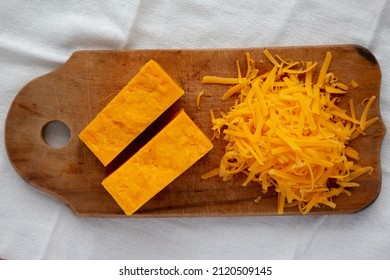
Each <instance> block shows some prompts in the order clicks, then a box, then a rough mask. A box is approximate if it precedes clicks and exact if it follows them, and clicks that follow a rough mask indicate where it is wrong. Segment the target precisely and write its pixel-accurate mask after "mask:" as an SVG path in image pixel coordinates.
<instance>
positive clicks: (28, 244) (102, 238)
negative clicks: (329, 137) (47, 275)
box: [0, 0, 390, 259]
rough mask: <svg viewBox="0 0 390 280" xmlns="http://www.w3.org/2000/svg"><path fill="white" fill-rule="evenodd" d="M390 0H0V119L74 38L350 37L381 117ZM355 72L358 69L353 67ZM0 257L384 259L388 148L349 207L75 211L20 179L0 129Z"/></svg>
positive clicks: (98, 44)
mask: <svg viewBox="0 0 390 280" xmlns="http://www.w3.org/2000/svg"><path fill="white" fill-rule="evenodd" d="M389 15H390V1H383V0H371V1H339V0H336V1H330V0H329V1H309V0H306V1H304V0H302V1H300V0H295V1H255V0H253V1H237V0H229V1H214V0H213V1H212V0H207V1H179V0H177V1H152V0H149V1H142V0H140V1H125V0H122V1H95V2H94V1H91V0H89V1H76V0H69V1H62V0H56V1H48V0H47V1H37V0H35V1H22V0H2V1H1V2H0V123H1V124H2V126H4V122H5V118H6V114H7V112H8V108H9V106H10V104H11V102H12V100H13V98H14V97H15V95H16V94H17V93H18V91H19V90H20V89H21V88H22V87H23V86H24V85H25V84H26V83H27V82H29V81H30V80H32V79H34V78H36V77H38V76H40V75H42V74H45V73H47V72H50V71H52V70H54V69H55V68H57V67H59V66H60V65H61V64H63V63H64V62H65V61H66V60H67V58H68V57H69V56H70V55H71V54H72V52H74V51H76V50H80V49H93V50H95V49H172V48H175V49H178V48H179V49H180V48H183V49H193V48H246V47H248V48H249V47H265V46H296V45H324V44H359V45H362V46H364V47H366V48H368V49H370V50H371V51H372V52H373V53H374V55H375V56H376V58H377V59H378V61H379V63H380V66H381V70H382V85H381V100H380V106H381V112H382V115H383V118H384V121H385V124H386V125H387V126H388V124H390V113H389V112H388V108H389V103H390V96H389V91H390V80H389V78H388V73H389V72H390V47H389V46H390V16H389ZM362 74H363V73H362ZM0 139H1V140H0V141H1V145H0V154H1V155H0V258H5V259H390V185H389V183H390V150H389V148H388V146H389V137H388V136H386V138H385V140H384V143H383V146H382V153H381V157H382V168H383V171H382V174H383V179H382V190H381V193H380V195H379V197H378V199H377V200H376V202H375V203H374V204H373V205H371V206H370V207H368V208H367V209H365V210H363V211H361V212H359V213H356V214H352V215H333V216H332V215H330V216H297V217H288V216H283V217H281V216H279V217H240V218H163V219H156V218H152V219H115V218H110V219H107V218H104V219H99V218H82V217H77V216H75V215H74V214H73V213H72V212H71V211H70V210H69V209H68V208H67V207H66V206H65V205H64V204H63V203H62V202H60V201H58V200H57V199H55V198H53V197H52V196H50V195H48V194H46V193H43V192H41V191H39V190H37V189H35V188H33V187H31V186H30V185H29V184H27V183H26V182H24V181H23V180H22V179H21V178H20V177H19V176H18V174H17V173H16V172H15V171H14V169H13V168H12V166H11V164H10V162H9V160H8V157H7V155H6V151H5V146H4V129H3V128H2V129H1V130H0Z"/></svg>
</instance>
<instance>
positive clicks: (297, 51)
mask: <svg viewBox="0 0 390 280" xmlns="http://www.w3.org/2000/svg"><path fill="white" fill-rule="evenodd" d="M268 49H269V50H270V52H271V53H273V54H279V55H281V56H282V57H285V58H292V59H294V60H305V61H308V60H312V61H318V63H319V66H320V65H321V63H322V61H323V59H324V56H325V53H326V51H331V52H332V54H333V60H332V63H331V66H330V71H332V72H334V73H335V74H336V75H337V77H338V78H339V80H340V81H343V82H345V83H349V82H350V81H351V80H352V79H353V80H355V81H357V82H358V83H359V85H360V86H359V87H358V88H356V89H353V90H351V91H350V93H349V94H348V95H347V96H345V97H341V103H340V104H341V105H340V106H341V107H342V106H343V104H344V106H346V105H347V102H348V100H349V98H350V97H351V96H352V95H353V98H354V101H355V104H360V103H361V101H362V100H363V99H365V98H367V97H370V96H371V95H376V96H377V97H379V90H380V82H381V73H380V68H379V64H378V62H377V60H376V59H375V57H374V56H373V55H372V54H371V53H370V52H369V51H368V50H367V49H364V48H362V47H360V46H356V45H336V46H311V47H310V46H309V47H280V48H275V47H272V48H268ZM263 50H264V48H247V49H210V50H118V51H113V50H109V51H77V52H75V53H73V55H72V56H71V57H70V58H69V60H68V61H67V62H66V63H65V64H64V65H63V66H61V67H60V68H58V69H56V70H55V71H53V72H51V73H48V74H46V75H44V76H41V77H38V78H36V79H35V80H33V81H31V82H29V83H28V84H27V85H25V86H24V87H23V88H22V89H21V91H20V92H19V93H18V94H17V95H16V97H15V99H14V101H13V103H12V105H11V107H10V109H9V113H8V116H7V120H6V124H5V143H6V149H7V153H8V156H9V159H10V161H11V162H12V164H13V166H14V168H15V169H16V170H17V172H18V173H19V174H20V176H22V177H23V178H24V179H25V180H26V181H27V182H29V183H30V184H31V185H33V186H34V187H37V188H39V189H41V190H43V191H45V192H49V193H51V194H53V195H54V196H56V197H58V198H59V199H61V200H62V201H63V202H64V203H66V204H67V205H68V206H69V207H70V208H71V209H72V210H73V211H74V212H75V213H76V214H77V215H83V216H98V217H125V215H124V213H123V211H122V210H121V209H120V207H119V206H118V205H117V204H116V203H115V201H114V200H113V198H112V197H111V196H110V195H109V194H108V192H107V191H106V190H105V189H104V187H103V186H102V185H101V182H102V180H103V178H104V177H106V176H107V174H109V173H110V172H112V171H113V170H115V169H116V168H117V167H118V166H119V165H120V164H121V163H122V162H123V161H124V160H125V159H127V158H128V157H129V156H131V155H132V154H134V153H135V152H136V151H137V150H138V149H139V148H140V147H141V146H142V145H143V144H144V143H146V142H147V141H148V139H150V138H151V137H152V136H153V135H154V134H155V133H156V132H157V131H158V130H159V129H160V128H161V127H162V126H163V125H164V124H165V123H166V122H167V120H168V119H169V118H170V116H172V115H173V114H175V113H176V112H178V111H179V110H180V109H181V108H184V109H185V110H186V112H187V113H188V114H189V116H190V117H191V118H192V119H193V120H194V121H195V123H197V124H198V125H199V127H200V128H201V129H202V130H203V131H204V132H205V134H206V135H208V136H209V137H210V138H211V137H212V131H211V123H210V116H209V110H210V109H214V110H216V109H217V108H220V109H222V110H226V109H227V108H228V107H229V106H230V105H231V104H232V102H233V99H232V100H230V101H227V102H222V101H221V94H222V93H223V92H224V91H225V90H226V89H227V86H224V85H206V84H203V85H202V83H201V78H202V76H204V75H218V76H226V77H234V76H236V75H237V73H236V72H237V71H236V64H235V62H236V60H238V61H239V62H240V65H241V67H242V69H243V71H246V62H245V53H246V52H250V53H251V55H252V57H253V58H255V59H256V61H257V64H256V66H257V68H259V69H260V72H266V71H269V70H270V68H271V64H270V63H268V62H267V60H266V59H265V57H264V56H263V54H262V51H263ZM150 59H154V60H156V61H157V62H158V63H159V64H160V65H161V66H162V67H163V68H164V69H165V70H166V71H167V72H168V73H169V74H170V75H171V77H172V78H173V79H174V80H176V81H177V82H178V83H179V84H180V85H181V86H182V87H183V89H184V90H185V92H186V93H185V95H184V96H183V97H182V98H181V99H180V100H179V101H178V102H176V103H175V104H174V105H173V106H171V107H170V108H169V110H168V111H167V112H166V113H164V114H163V115H162V116H161V117H160V118H159V119H158V120H157V121H156V122H155V123H154V124H153V125H152V126H151V127H149V128H148V129H147V130H146V131H145V132H144V133H143V134H142V135H141V136H140V137H138V138H137V139H136V141H135V142H133V143H132V144H130V145H129V146H128V147H127V148H126V149H125V150H124V151H123V152H122V153H121V154H120V155H119V156H118V158H117V159H115V160H114V162H112V163H111V164H110V165H109V166H108V167H106V168H104V167H103V165H102V164H101V163H100V162H99V161H98V159H97V158H96V157H95V156H94V155H93V154H92V153H91V152H90V151H89V150H88V148H87V147H86V146H85V145H84V144H83V143H82V142H81V141H80V140H79V138H78V134H79V132H80V131H81V130H82V129H83V128H84V127H85V126H86V125H87V124H88V123H89V122H90V121H91V120H92V119H93V118H94V116H95V115H96V114H97V113H98V112H99V111H100V110H101V109H102V108H103V107H104V106H105V105H106V104H107V103H108V102H109V101H110V100H111V99H112V98H113V97H114V96H115V95H116V94H117V93H118V92H119V90H120V89H121V88H122V87H123V86H125V85H126V84H127V83H128V81H129V80H130V79H131V78H132V77H133V76H134V75H135V74H136V73H137V72H138V70H139V69H140V68H141V66H142V65H143V64H145V63H146V62H147V61H148V60H150ZM261 60H262V61H263V62H260V61H261ZM317 69H319V68H317ZM318 71H319V70H317V74H318ZM201 90H204V91H205V95H204V96H203V97H202V99H201V104H200V105H201V108H200V109H198V108H197V106H196V97H197V95H198V93H199V92H200V91H201ZM379 100H380V99H379V98H377V99H376V101H375V102H374V104H373V107H372V109H371V112H370V117H371V116H380V112H379ZM356 111H357V114H358V115H360V114H361V112H362V107H361V106H356ZM53 120H61V121H63V122H65V123H66V124H67V125H68V126H69V128H70V131H71V137H70V141H69V143H68V144H67V145H65V146H64V147H62V148H53V147H51V146H49V145H48V144H46V142H45V141H44V139H43V136H42V131H43V129H44V127H45V126H46V125H47V124H48V123H49V122H51V121H53ZM384 134H385V127H384V124H383V122H382V119H380V121H379V122H376V123H375V124H374V125H373V126H371V127H370V128H369V129H367V133H366V135H365V136H364V137H360V138H358V139H356V140H355V141H354V142H352V144H351V146H352V147H354V148H356V149H357V150H358V151H359V152H360V153H361V160H360V164H361V165H371V166H373V167H374V171H373V173H372V174H371V175H366V176H362V177H360V178H359V180H357V181H358V182H359V183H360V184H361V187H359V188H354V189H353V190H352V195H351V196H350V197H348V196H347V195H340V196H339V197H337V198H336V199H335V200H334V201H335V202H336V203H337V208H336V209H334V210H333V209H330V208H329V207H326V206H322V207H320V208H316V209H314V210H313V211H312V212H311V214H342V213H352V212H356V211H359V210H361V209H363V208H365V207H367V206H368V205H370V204H371V203H372V202H373V201H374V200H375V199H376V197H377V196H378V194H379V192H380V189H381V168H380V148H381V143H382V139H383V137H384ZM213 143H214V145H215V148H214V149H213V150H212V151H211V152H210V153H208V154H207V155H206V156H205V157H204V158H203V159H202V160H200V161H199V162H197V163H196V164H195V165H194V166H192V167H191V168H190V169H188V170H187V171H186V172H185V173H184V174H182V175H181V176H180V177H179V178H177V179H176V180H175V181H174V182H173V183H171V184H170V185H169V186H167V187H166V188H165V189H163V190H162V191H161V192H160V193H158V194H157V195H156V196H155V197H154V198H152V199H151V200H150V201H149V202H147V203H146V204H145V205H144V206H143V207H142V208H141V209H139V210H138V211H137V212H136V213H135V214H134V215H133V216H132V217H173V216H177V217H181V216H248V215H276V202H277V195H276V194H275V193H267V194H264V193H262V191H261V187H260V186H259V185H256V184H250V185H248V186H246V187H242V186H241V183H242V182H243V178H242V177H240V176H237V177H236V178H235V179H234V180H232V181H230V182H222V180H221V179H220V178H218V177H215V178H211V179H208V180H202V179H201V175H202V174H203V173H205V172H207V171H209V170H210V169H212V168H215V167H217V166H218V164H219V159H220V156H221V155H222V153H223V150H224V143H223V140H222V139H219V140H214V141H213ZM258 196H261V197H262V199H261V201H260V202H258V203H256V202H255V201H254V200H255V199H256V198H257V197H258ZM294 214H299V212H298V211H297V210H296V209H287V210H286V211H285V214H284V215H294Z"/></svg>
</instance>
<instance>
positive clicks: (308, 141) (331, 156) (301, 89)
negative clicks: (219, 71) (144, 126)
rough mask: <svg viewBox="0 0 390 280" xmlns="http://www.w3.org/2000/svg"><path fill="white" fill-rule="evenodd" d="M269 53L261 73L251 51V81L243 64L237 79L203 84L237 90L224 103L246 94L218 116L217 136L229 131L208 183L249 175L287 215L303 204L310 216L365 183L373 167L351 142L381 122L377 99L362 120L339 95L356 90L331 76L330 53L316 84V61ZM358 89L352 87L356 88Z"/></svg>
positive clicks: (302, 209)
mask: <svg viewBox="0 0 390 280" xmlns="http://www.w3.org/2000/svg"><path fill="white" fill-rule="evenodd" d="M263 53H264V55H265V57H266V58H267V59H268V60H269V61H270V62H271V63H272V66H273V68H272V69H271V70H270V71H268V72H266V73H265V74H261V75H260V74H259V70H258V69H256V68H255V61H254V60H253V59H252V58H251V57H250V54H249V53H247V54H246V62H247V72H246V75H245V76H243V75H242V73H241V69H240V66H239V64H238V62H237V71H238V77H237V78H223V77H216V76H205V77H203V79H202V82H203V83H218V84H227V85H231V87H230V88H229V89H228V90H227V91H226V92H225V93H224V94H223V95H222V100H228V99H229V98H231V97H232V96H237V95H238V98H237V100H236V101H235V104H234V105H233V106H232V107H231V108H230V111H228V112H221V116H220V117H216V116H215V114H214V112H213V111H210V116H211V121H212V124H213V127H212V129H213V131H214V138H219V137H220V135H221V133H223V135H224V137H223V139H224V140H225V141H226V148H225V154H224V155H223V156H222V158H221V161H220V165H219V167H218V168H215V169H213V170H211V171H210V172H208V173H206V174H204V175H203V176H202V178H203V179H208V178H211V177H213V176H220V177H222V179H223V180H224V181H227V180H230V179H232V178H233V176H235V175H236V174H240V173H241V174H245V176H246V180H245V181H244V182H243V186H246V185H247V184H249V183H250V182H257V183H259V184H261V186H262V190H263V191H264V192H267V191H268V190H270V189H271V188H272V189H275V191H276V192H277V193H278V205H277V213H279V214H282V213H283V212H284V209H285V207H295V206H297V207H298V209H299V211H300V212H301V213H302V214H307V213H309V212H310V211H311V210H312V209H313V207H319V206H320V205H327V206H329V207H331V208H335V207H336V204H335V202H334V201H333V197H336V196H338V195H340V194H342V193H344V194H347V195H351V192H350V191H349V190H347V188H354V187H358V186H359V184H358V183H357V182H353V180H355V179H356V178H357V177H359V176H362V175H364V174H366V173H371V172H372V170H373V168H372V167H370V166H365V167H362V166H360V165H358V164H356V163H355V161H358V160H359V152H358V151H356V150H355V149H353V148H351V147H350V146H349V143H350V141H351V140H352V139H354V138H356V137H358V136H359V135H361V134H364V130H365V129H367V127H369V126H370V125H372V124H373V123H374V122H375V121H376V120H378V118H377V117H374V118H371V119H368V113H369V110H370V107H371V106H372V104H373V102H374V101H375V96H372V97H371V98H369V99H368V100H367V101H366V103H365V105H364V106H365V108H364V110H363V113H362V115H361V116H360V117H358V116H357V115H356V112H355V105H354V102H353V100H352V99H351V100H350V102H349V108H348V110H347V109H343V108H340V107H339V106H338V105H337V103H338V102H337V101H338V97H337V96H339V95H340V94H342V95H345V94H346V93H347V91H348V86H347V85H346V84H343V83H341V82H339V81H338V80H337V77H335V75H334V74H333V73H332V72H329V68H330V64H331V61H332V54H331V53H330V52H327V53H326V55H325V59H324V61H323V63H322V66H321V68H320V71H319V74H318V78H317V80H316V81H314V79H313V77H314V75H313V73H314V71H315V68H316V65H317V63H316V62H311V61H308V62H294V61H291V60H287V59H283V58H281V57H280V56H275V57H274V56H272V55H271V53H270V52H269V51H268V50H265V51H264V52H263ZM355 83H356V82H355ZM356 84H357V83H356ZM356 84H354V83H351V85H352V87H356Z"/></svg>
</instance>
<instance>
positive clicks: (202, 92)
mask: <svg viewBox="0 0 390 280" xmlns="http://www.w3.org/2000/svg"><path fill="white" fill-rule="evenodd" d="M203 94H204V91H203V90H202V91H201V92H199V93H198V96H197V97H196V107H197V108H198V109H200V98H201V97H202V95H203Z"/></svg>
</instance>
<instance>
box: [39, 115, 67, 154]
mask: <svg viewBox="0 0 390 280" xmlns="http://www.w3.org/2000/svg"><path fill="white" fill-rule="evenodd" d="M42 138H43V140H44V141H45V143H46V144H47V145H49V146H50V147H53V148H62V147H64V146H65V145H66V144H68V143H69V140H70V128H69V126H68V125H67V124H66V123H64V122H63V121H60V120H54V121H50V122H48V123H47V124H45V125H44V126H43V128H42Z"/></svg>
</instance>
